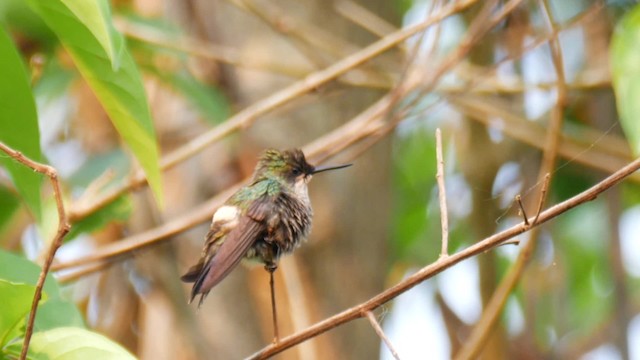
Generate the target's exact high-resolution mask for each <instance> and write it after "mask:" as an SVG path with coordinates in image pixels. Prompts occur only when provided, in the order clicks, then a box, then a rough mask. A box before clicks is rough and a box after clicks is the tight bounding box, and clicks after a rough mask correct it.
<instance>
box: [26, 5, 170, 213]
mask: <svg viewBox="0 0 640 360" xmlns="http://www.w3.org/2000/svg"><path fill="white" fill-rule="evenodd" d="M29 3H30V4H31V5H32V6H33V8H34V9H35V10H36V12H38V13H39V14H40V16H42V18H43V19H44V20H45V22H46V23H47V25H49V26H50V27H51V28H52V29H53V31H54V32H55V33H56V35H58V37H59V38H60V40H61V41H62V43H63V44H64V46H65V48H66V49H67V50H68V52H69V54H70V55H71V57H72V58H73V60H74V62H75V64H76V66H77V67H78V69H79V70H80V73H81V74H82V76H83V77H84V78H85V79H86V80H87V82H88V83H89V86H91V88H92V89H93V91H94V92H95V94H96V96H97V98H98V100H99V101H100V103H101V104H102V106H104V108H105V110H106V112H107V113H108V114H109V118H110V119H111V121H112V122H113V124H114V126H115V128H116V129H117V130H118V132H119V133H120V135H121V136H122V138H123V139H124V141H125V142H126V143H127V144H128V145H129V147H130V148H131V150H132V152H133V154H134V155H135V156H136V158H137V159H138V162H139V163H140V165H141V166H142V168H143V169H144V171H145V173H146V175H147V179H148V181H149V185H150V187H151V189H152V190H153V193H154V195H155V197H156V200H157V201H158V203H159V204H160V206H162V203H163V201H162V191H161V190H162V189H161V175H160V167H159V162H158V161H159V151H158V146H157V143H156V135H155V130H154V128H153V123H152V121H151V113H150V111H149V105H148V103H147V98H146V95H145V91H144V87H143V84H142V78H141V76H140V73H139V71H138V69H137V67H136V64H135V63H134V61H133V58H132V57H131V55H130V54H129V52H128V51H127V50H126V49H125V48H124V46H123V47H122V51H121V53H120V56H119V57H120V66H119V67H118V68H113V67H112V63H111V60H110V58H109V54H107V53H106V52H105V51H104V49H103V47H102V45H101V43H100V41H99V40H98V39H96V37H95V36H94V35H93V33H92V32H91V30H90V29H88V28H87V26H86V25H85V24H83V23H82V21H81V20H80V19H78V17H77V16H75V15H74V13H73V12H72V11H71V10H70V9H69V8H67V6H65V4H64V3H63V2H62V1H61V0H30V1H29ZM109 29H110V36H111V39H112V40H113V42H114V43H115V44H119V43H120V42H122V41H124V40H123V39H122V36H121V35H120V34H119V33H117V32H116V31H115V30H114V29H113V26H112V25H111V23H110V21H109ZM116 49H118V47H117V45H116Z"/></svg>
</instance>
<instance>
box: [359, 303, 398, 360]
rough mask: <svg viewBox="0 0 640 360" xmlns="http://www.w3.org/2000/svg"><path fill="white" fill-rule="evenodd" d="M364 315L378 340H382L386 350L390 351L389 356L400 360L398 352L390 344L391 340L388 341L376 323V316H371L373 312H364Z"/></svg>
mask: <svg viewBox="0 0 640 360" xmlns="http://www.w3.org/2000/svg"><path fill="white" fill-rule="evenodd" d="M365 315H366V316H367V319H369V323H370V324H371V326H372V327H373V330H375V331H376V334H378V336H379V337H380V339H382V341H384V343H385V344H386V345H387V348H389V351H391V355H393V357H394V358H395V359H396V360H400V356H399V355H398V352H397V351H396V349H395V348H394V347H393V344H391V340H389V338H388V337H387V335H386V334H385V333H384V330H382V327H381V326H380V324H379V323H378V320H377V319H376V316H375V315H374V314H373V312H371V311H365Z"/></svg>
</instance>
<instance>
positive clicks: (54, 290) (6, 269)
mask: <svg viewBox="0 0 640 360" xmlns="http://www.w3.org/2000/svg"><path fill="white" fill-rule="evenodd" d="M39 276H40V267H39V266H38V265H36V264H34V263H32V262H31V261H29V260H27V259H25V258H23V257H21V256H18V255H16V254H12V253H10V252H7V251H4V250H0V279H5V280H8V281H11V282H15V283H25V284H32V285H35V284H36V282H37V281H38V277H39ZM44 291H46V292H47V294H49V297H50V298H51V299H59V298H60V289H59V288H58V284H57V283H56V281H55V280H54V279H53V276H51V274H49V275H48V276H47V281H46V282H45V283H44Z"/></svg>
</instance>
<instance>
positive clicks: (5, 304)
mask: <svg viewBox="0 0 640 360" xmlns="http://www.w3.org/2000/svg"><path fill="white" fill-rule="evenodd" d="M35 290H36V287H35V286H33V285H27V284H20V283H13V282H10V281H7V280H3V279H0V299H2V306H0V348H2V347H4V345H5V344H6V343H7V342H9V340H11V339H13V338H14V337H16V336H18V335H19V331H18V329H19V328H20V326H22V325H23V324H24V320H25V317H26V316H27V314H28V313H29V310H30V309H31V301H32V299H33V294H34V293H35ZM43 295H44V294H43ZM43 298H44V296H43Z"/></svg>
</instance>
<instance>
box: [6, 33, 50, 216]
mask: <svg viewBox="0 0 640 360" xmlns="http://www.w3.org/2000/svg"><path fill="white" fill-rule="evenodd" d="M0 54H2V56H0V79H2V81H0V109H2V111H0V141H2V142H3V143H5V144H6V145H7V146H9V147H11V148H13V149H14V150H17V151H20V152H22V153H23V154H24V155H25V156H27V157H29V158H30V159H31V160H34V161H41V151H40V131H39V129H38V115H37V113H36V104H35V101H34V100H33V95H32V94H31V88H30V85H29V76H28V75H27V71H26V69H25V67H24V64H23V63H22V59H21V58H20V55H19V54H18V52H17V50H16V49H15V47H14V46H13V43H12V42H11V39H10V38H9V36H8V35H7V34H6V33H5V31H4V29H2V28H0ZM0 164H1V165H3V166H4V167H5V168H6V169H7V170H8V171H9V173H10V174H11V178H12V180H13V183H14V184H15V185H16V188H17V189H18V191H19V192H20V195H21V196H22V198H23V199H24V200H25V202H26V203H27V205H28V206H29V209H30V210H31V212H32V213H33V214H34V216H35V217H36V218H37V219H40V185H41V182H42V175H40V174H38V173H36V172H34V171H33V170H32V169H30V168H29V167H27V166H24V165H23V164H20V163H18V162H17V161H15V160H14V159H12V158H9V157H8V156H5V155H3V156H0Z"/></svg>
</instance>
